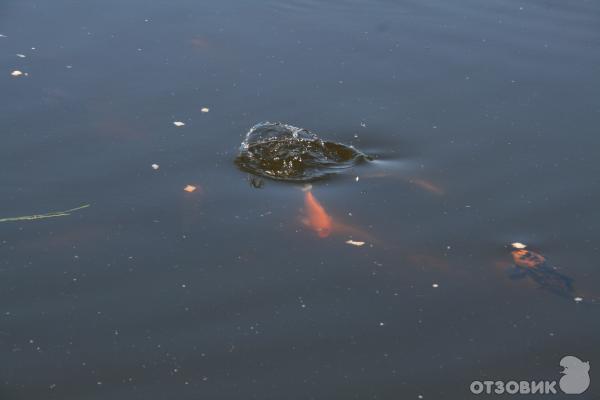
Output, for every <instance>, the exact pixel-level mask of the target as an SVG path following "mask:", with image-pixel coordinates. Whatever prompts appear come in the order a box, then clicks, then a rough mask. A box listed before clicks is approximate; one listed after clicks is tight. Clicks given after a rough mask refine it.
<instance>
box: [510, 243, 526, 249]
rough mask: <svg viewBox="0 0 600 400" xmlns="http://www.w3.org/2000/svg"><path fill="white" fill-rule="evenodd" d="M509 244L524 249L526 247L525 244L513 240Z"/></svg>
mask: <svg viewBox="0 0 600 400" xmlns="http://www.w3.org/2000/svg"><path fill="white" fill-rule="evenodd" d="M510 245H511V246H512V247H513V248H515V249H524V248H525V247H527V245H525V244H523V243H520V242H514V243H511V244H510Z"/></svg>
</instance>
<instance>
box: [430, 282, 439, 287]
mask: <svg viewBox="0 0 600 400" xmlns="http://www.w3.org/2000/svg"><path fill="white" fill-rule="evenodd" d="M431 287H433V288H439V287H440V285H438V284H437V283H434V284H432V285H431Z"/></svg>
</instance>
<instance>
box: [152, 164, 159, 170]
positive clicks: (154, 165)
mask: <svg viewBox="0 0 600 400" xmlns="http://www.w3.org/2000/svg"><path fill="white" fill-rule="evenodd" d="M159 168H160V165H158V164H152V169H153V170H155V171H156V170H157V169H159Z"/></svg>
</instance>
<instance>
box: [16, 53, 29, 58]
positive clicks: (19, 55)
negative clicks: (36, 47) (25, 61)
mask: <svg viewBox="0 0 600 400" xmlns="http://www.w3.org/2000/svg"><path fill="white" fill-rule="evenodd" d="M16 56H17V57H19V58H25V57H27V56H26V55H25V54H20V53H19V54H16Z"/></svg>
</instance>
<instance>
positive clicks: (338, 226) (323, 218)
mask: <svg viewBox="0 0 600 400" xmlns="http://www.w3.org/2000/svg"><path fill="white" fill-rule="evenodd" d="M304 212H305V217H304V218H303V219H302V222H303V223H304V225H306V226H307V227H309V228H310V229H312V230H313V231H315V232H316V233H317V235H318V236H319V237H321V238H326V237H328V236H330V235H331V234H333V233H336V234H341V235H346V236H349V237H350V238H356V239H361V240H366V241H369V242H371V243H378V241H377V239H375V238H374V237H373V236H372V235H370V234H369V233H367V232H364V231H363V230H361V229H358V228H355V227H353V226H350V225H346V224H343V223H340V222H338V221H336V220H334V219H333V217H332V216H331V215H329V214H328V213H327V211H325V208H324V207H323V206H322V205H321V203H319V201H318V200H317V199H316V198H315V196H314V195H313V194H312V192H311V191H310V190H305V192H304ZM353 242H354V243H362V244H364V242H362V241H361V242H357V241H353ZM346 243H348V242H346ZM349 244H352V243H349ZM362 244H361V245H359V246H362Z"/></svg>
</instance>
